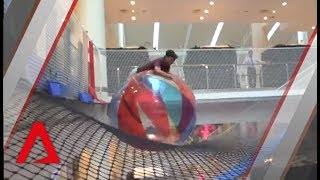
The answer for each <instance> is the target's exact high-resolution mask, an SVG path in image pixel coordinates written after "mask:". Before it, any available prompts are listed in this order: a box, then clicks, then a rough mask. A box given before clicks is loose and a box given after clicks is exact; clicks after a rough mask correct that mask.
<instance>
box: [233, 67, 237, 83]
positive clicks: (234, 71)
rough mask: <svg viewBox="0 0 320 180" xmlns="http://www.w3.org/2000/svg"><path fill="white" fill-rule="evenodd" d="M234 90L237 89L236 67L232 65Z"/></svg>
mask: <svg viewBox="0 0 320 180" xmlns="http://www.w3.org/2000/svg"><path fill="white" fill-rule="evenodd" d="M233 75H234V88H237V65H236V64H234V65H233Z"/></svg>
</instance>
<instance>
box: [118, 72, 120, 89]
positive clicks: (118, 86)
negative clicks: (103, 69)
mask: <svg viewBox="0 0 320 180" xmlns="http://www.w3.org/2000/svg"><path fill="white" fill-rule="evenodd" d="M117 80H118V88H120V68H117Z"/></svg>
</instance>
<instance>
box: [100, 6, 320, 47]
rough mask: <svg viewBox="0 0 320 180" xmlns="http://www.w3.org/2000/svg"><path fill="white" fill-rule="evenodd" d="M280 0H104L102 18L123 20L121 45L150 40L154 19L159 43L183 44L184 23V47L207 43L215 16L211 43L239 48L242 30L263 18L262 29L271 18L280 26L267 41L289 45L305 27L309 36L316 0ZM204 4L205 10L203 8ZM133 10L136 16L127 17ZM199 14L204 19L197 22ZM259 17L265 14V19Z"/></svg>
mask: <svg viewBox="0 0 320 180" xmlns="http://www.w3.org/2000/svg"><path fill="white" fill-rule="evenodd" d="M286 1H287V2H288V4H287V6H285V7H283V6H282V5H281V4H282V2H283V1H282V0H214V3H215V4H214V5H213V6H210V5H209V0H135V3H136V4H135V5H134V6H132V5H130V0H105V19H106V24H107V25H109V24H116V23H124V24H125V26H124V28H125V41H126V46H140V45H144V46H148V45H146V44H149V45H152V39H153V23H154V22H160V33H159V48H181V47H183V46H184V44H185V43H186V41H185V40H186V34H187V29H188V26H189V25H190V24H192V30H191V33H190V37H189V39H188V41H187V44H188V46H187V47H188V48H190V47H194V46H195V45H197V46H204V45H209V44H210V41H211V39H212V36H213V33H214V30H215V28H216V26H217V23H218V22H220V21H223V22H225V25H224V27H223V29H222V31H221V34H220V36H219V39H218V42H217V45H231V46H234V47H239V46H240V44H242V43H243V37H244V35H245V34H246V33H250V31H251V26H250V25H251V23H266V26H265V31H266V32H268V31H269V30H270V29H271V28H272V26H273V24H274V23H275V22H280V23H281V24H286V26H285V28H280V29H278V30H277V32H276V33H275V34H274V36H273V37H272V38H271V40H270V45H276V44H294V43H296V39H295V37H294V36H295V35H296V32H297V31H308V33H309V36H310V34H311V33H312V29H311V27H312V26H315V25H316V12H317V8H316V0H286ZM205 9H208V10H209V14H205V13H204V12H203V11H204V10H205ZM123 10H125V12H123ZM131 10H135V13H132V12H131ZM194 10H200V11H198V12H194ZM264 10H267V11H265V12H262V11H264ZM273 10H275V11H276V13H272V11H273ZM244 11H248V12H244ZM133 15H134V16H136V18H137V19H136V21H132V20H131V16H133ZM200 16H204V18H205V19H204V20H203V21H201V20H200V18H199V17H200ZM264 16H267V17H269V18H268V20H267V21H265V20H263V17H264ZM272 16H274V17H273V18H271V17H272ZM107 36H108V35H107ZM248 41H251V39H250V38H249V39H248ZM248 45H249V46H250V43H249V44H248Z"/></svg>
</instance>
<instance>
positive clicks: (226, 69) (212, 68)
mask: <svg viewBox="0 0 320 180" xmlns="http://www.w3.org/2000/svg"><path fill="white" fill-rule="evenodd" d="M296 64H297V63H269V64H256V65H254V67H255V69H256V86H255V87H251V88H278V87H280V86H282V85H283V84H285V83H286V82H288V81H289V80H290V77H291V75H292V73H293V71H294V69H295V67H296ZM249 66H251V65H247V64H196V65H172V66H171V72H172V73H174V74H178V75H179V76H181V78H182V79H183V80H184V81H185V82H186V83H187V84H188V85H189V86H190V87H191V88H192V89H193V90H202V89H211V90H215V89H220V90H221V89H239V88H240V89H241V88H250V87H249V84H248V77H249V76H250V75H249V74H248V72H247V68H248V67H249ZM136 67H137V66H122V67H108V68H107V71H109V74H113V75H111V76H110V75H109V76H108V81H110V82H111V83H110V84H111V86H109V93H114V92H117V90H119V88H120V87H122V86H123V85H124V83H126V80H127V78H128V76H129V74H130V72H131V71H132V70H133V69H134V68H136Z"/></svg>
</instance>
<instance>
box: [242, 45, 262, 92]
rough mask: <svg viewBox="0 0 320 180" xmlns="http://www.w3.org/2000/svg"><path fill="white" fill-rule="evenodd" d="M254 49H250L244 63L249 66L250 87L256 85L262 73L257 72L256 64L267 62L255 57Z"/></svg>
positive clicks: (248, 78)
mask: <svg viewBox="0 0 320 180" xmlns="http://www.w3.org/2000/svg"><path fill="white" fill-rule="evenodd" d="M252 55H253V51H252V50H249V51H248V55H247V56H246V57H245V59H244V61H243V64H246V65H248V66H247V80H248V81H247V82H248V85H249V87H250V88H255V87H256V81H257V77H260V73H258V74H257V70H256V65H262V64H267V63H266V62H265V61H261V60H258V59H257V58H254V57H253V56H252Z"/></svg>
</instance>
